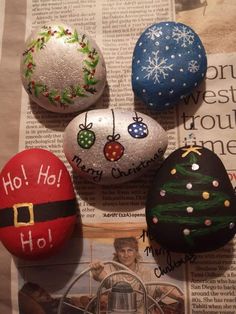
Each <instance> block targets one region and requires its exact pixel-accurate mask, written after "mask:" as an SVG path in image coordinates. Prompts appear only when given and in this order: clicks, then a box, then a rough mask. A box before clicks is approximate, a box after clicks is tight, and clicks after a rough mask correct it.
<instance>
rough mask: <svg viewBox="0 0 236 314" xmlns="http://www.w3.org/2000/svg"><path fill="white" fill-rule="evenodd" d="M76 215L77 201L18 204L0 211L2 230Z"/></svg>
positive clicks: (0, 226)
mask: <svg viewBox="0 0 236 314" xmlns="http://www.w3.org/2000/svg"><path fill="white" fill-rule="evenodd" d="M75 214H76V199H71V200H65V201H57V202H49V203H43V204H33V203H18V204H14V205H13V206H12V207H9V208H3V209H0V228H2V227H9V226H15V227H22V226H29V225H34V224H35V223H37V222H44V221H50V220H54V219H57V218H61V217H62V218H63V217H69V216H73V215H75Z"/></svg>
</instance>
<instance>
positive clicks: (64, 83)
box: [21, 23, 106, 113]
mask: <svg viewBox="0 0 236 314" xmlns="http://www.w3.org/2000/svg"><path fill="white" fill-rule="evenodd" d="M21 77H22V82H23V85H24V87H25V89H26V91H27V93H28V94H29V96H30V98H31V99H32V100H33V101H35V102H36V103H37V104H38V105H40V106H42V107H43V108H45V109H47V110H50V111H54V112H59V113H68V112H76V111H81V110H84V109H86V108H88V107H89V106H91V105H93V104H94V103H95V102H96V101H97V100H98V99H99V97H100V96H101V94H102V92H103V89H104V87H105V83H106V68H105V62H104V59H103V56H102V53H101V51H100V49H99V48H98V46H97V44H96V43H95V42H94V40H93V39H91V38H90V37H89V36H88V35H86V34H84V33H83V32H82V31H80V30H77V29H76V28H75V27H71V26H68V25H65V24H63V23H59V24H56V23H51V24H48V25H45V26H42V27H41V28H39V29H37V30H35V31H34V32H33V33H32V34H31V35H30V37H29V38H28V40H27V42H26V47H25V51H24V52H23V54H22V58H21Z"/></svg>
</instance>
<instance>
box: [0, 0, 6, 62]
mask: <svg viewBox="0 0 236 314" xmlns="http://www.w3.org/2000/svg"><path fill="white" fill-rule="evenodd" d="M4 10H5V0H1V1H0V62H1V58H2V34H3V25H4Z"/></svg>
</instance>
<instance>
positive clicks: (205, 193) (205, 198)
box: [202, 192, 210, 200]
mask: <svg viewBox="0 0 236 314" xmlns="http://www.w3.org/2000/svg"><path fill="white" fill-rule="evenodd" d="M202 197H203V198H204V200H208V199H209V197H210V194H209V193H208V192H202Z"/></svg>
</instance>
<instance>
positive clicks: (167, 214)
mask: <svg viewBox="0 0 236 314" xmlns="http://www.w3.org/2000/svg"><path fill="white" fill-rule="evenodd" d="M234 206H235V196H234V191H233V187H232V185H231V183H230V181H229V179H228V175H227V173H226V171H225V169H224V166H223V164H222V163H221V161H220V160H219V158H218V157H217V156H216V155H215V154H214V153H212V152H211V151H209V150H207V149H205V148H202V147H197V146H195V147H192V146H191V147H185V148H181V149H179V150H177V151H176V152H175V153H173V154H172V156H170V157H169V158H168V159H167V160H166V161H165V163H164V165H163V167H162V168H161V171H160V172H159V173H158V177H157V179H156V182H155V188H152V191H151V192H150V195H149V197H148V202H147V221H148V225H149V228H150V231H151V233H153V234H154V235H155V238H156V239H157V241H158V242H160V243H163V244H164V246H168V248H171V249H172V250H176V251H186V250H193V251H195V250H196V251H201V250H203V251H205V250H210V249H212V248H213V247H215V245H216V244H217V241H218V244H219V245H220V243H223V242H225V241H224V240H228V239H229V238H231V237H232V235H233V234H234V233H235V222H236V214H235V212H236V208H234ZM226 242H227V241H226Z"/></svg>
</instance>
